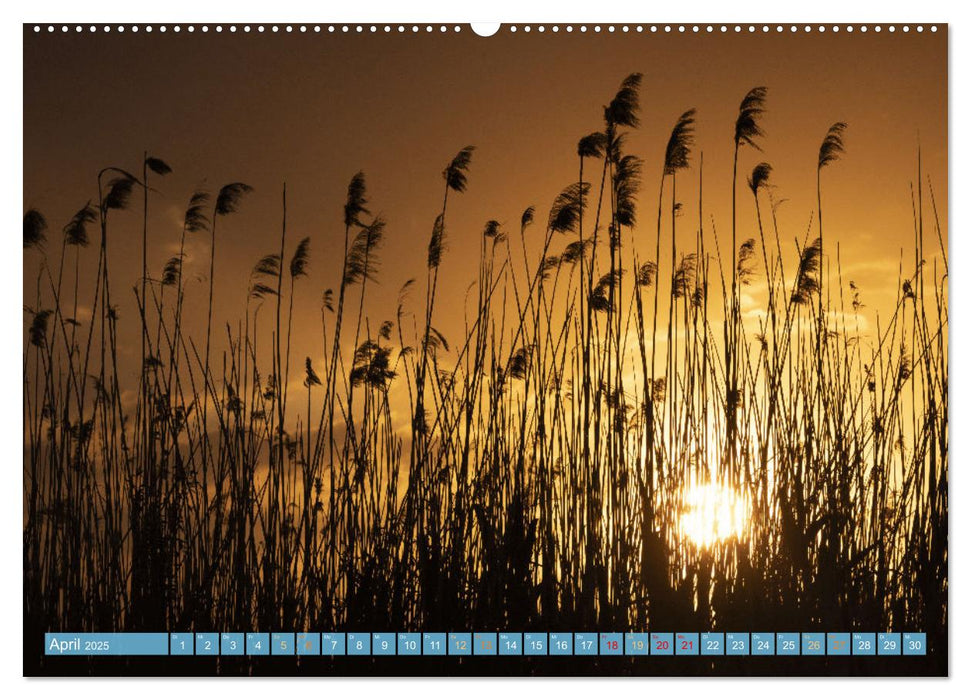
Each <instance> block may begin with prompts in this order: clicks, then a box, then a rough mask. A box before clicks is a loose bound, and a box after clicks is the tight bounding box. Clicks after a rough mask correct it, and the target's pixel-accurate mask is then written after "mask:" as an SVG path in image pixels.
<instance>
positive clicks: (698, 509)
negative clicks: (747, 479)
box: [678, 483, 752, 547]
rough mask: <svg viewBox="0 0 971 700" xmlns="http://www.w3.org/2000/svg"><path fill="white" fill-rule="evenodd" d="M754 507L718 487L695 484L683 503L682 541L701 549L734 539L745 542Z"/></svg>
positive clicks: (746, 500)
mask: <svg viewBox="0 0 971 700" xmlns="http://www.w3.org/2000/svg"><path fill="white" fill-rule="evenodd" d="M751 515H752V506H751V502H750V500H749V498H748V497H747V496H746V495H744V494H742V493H740V492H738V491H736V490H734V489H732V488H730V487H727V486H723V485H721V484H717V483H705V484H693V485H691V486H689V487H688V488H687V490H686V491H685V494H684V500H683V502H682V508H681V516H680V518H679V519H678V529H679V530H680V533H681V537H682V538H684V539H687V540H689V541H691V542H692V543H693V544H694V545H695V546H698V547H710V546H711V545H713V544H715V543H717V542H720V541H723V540H727V539H731V538H738V539H744V538H745V537H746V533H747V532H748V525H749V520H750V519H751Z"/></svg>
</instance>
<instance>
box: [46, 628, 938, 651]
mask: <svg viewBox="0 0 971 700" xmlns="http://www.w3.org/2000/svg"><path fill="white" fill-rule="evenodd" d="M44 644H45V654H47V655H48V656H851V655H852V656H923V655H926V653H927V635H926V634H924V633H923V632H904V633H898V632H880V633H874V632H853V633H850V632H801V633H800V632H700V633H699V632H650V633H648V632H627V633H621V632H601V633H596V632H549V633H547V632H523V633H520V632H450V633H444V632H442V633H436V632H370V633H369V632H347V633H344V632H299V633H294V632H272V633H268V632H247V633H242V632H223V633H218V632H195V633H193V632H173V633H165V632H160V633H112V634H54V633H48V634H47V635H45V639H44Z"/></svg>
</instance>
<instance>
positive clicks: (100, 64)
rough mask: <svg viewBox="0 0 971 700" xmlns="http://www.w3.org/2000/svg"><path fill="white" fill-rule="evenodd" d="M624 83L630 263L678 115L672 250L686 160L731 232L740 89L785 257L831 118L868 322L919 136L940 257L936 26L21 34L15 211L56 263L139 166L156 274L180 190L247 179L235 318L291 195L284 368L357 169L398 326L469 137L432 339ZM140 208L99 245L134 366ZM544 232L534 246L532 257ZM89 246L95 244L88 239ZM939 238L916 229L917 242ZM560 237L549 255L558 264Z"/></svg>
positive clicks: (943, 132) (843, 233) (837, 229)
mask: <svg viewBox="0 0 971 700" xmlns="http://www.w3.org/2000/svg"><path fill="white" fill-rule="evenodd" d="M635 71H638V72H642V73H643V74H644V82H643V86H642V91H641V108H642V110H641V121H642V124H641V127H640V128H639V129H638V130H636V131H635V132H633V133H632V134H631V136H630V138H629V140H628V143H627V151H628V152H631V153H635V154H637V155H639V156H641V157H642V158H643V159H644V161H645V163H644V184H643V189H642V193H641V196H640V208H639V215H640V216H639V218H640V222H641V223H640V225H639V227H638V228H637V229H636V230H635V237H636V238H637V239H638V241H640V240H643V247H642V248H641V246H640V243H639V244H638V247H639V248H640V249H642V250H643V251H645V252H644V254H643V255H642V258H647V257H649V256H648V255H647V252H646V251H653V237H654V216H655V213H654V212H655V207H656V202H657V188H658V184H659V182H660V174H661V165H662V158H663V152H664V147H665V144H666V141H667V137H668V134H669V133H670V130H671V127H672V126H673V124H674V122H675V120H676V119H677V117H678V115H680V114H681V113H682V112H684V111H685V110H687V109H689V108H696V109H697V110H698V113H697V125H696V146H695V151H694V157H693V160H692V165H693V167H692V168H691V169H690V170H688V171H687V172H686V173H685V174H683V175H680V176H679V179H678V191H679V199H680V200H681V201H683V202H684V203H685V208H686V216H685V218H684V220H683V223H681V224H679V225H680V227H681V234H683V235H684V236H685V242H686V244H687V243H688V242H689V241H693V236H694V232H695V231H694V229H695V225H696V222H697V220H698V211H697V178H698V169H697V165H698V162H699V157H700V154H701V153H702V152H703V153H704V193H705V202H704V219H705V221H706V225H708V226H709V227H710V225H711V222H712V220H713V221H714V223H715V225H716V226H717V227H718V231H719V235H720V236H721V237H722V241H725V240H726V239H725V237H726V236H728V235H729V234H730V213H731V209H730V202H731V200H730V193H731V167H732V134H733V125H734V119H735V116H736V113H737V109H738V104H739V102H740V100H741V98H742V96H743V95H744V94H745V93H746V92H747V91H748V90H749V89H750V88H752V87H754V86H756V85H765V86H767V87H768V89H769V96H768V112H767V114H766V116H765V118H764V121H763V126H764V129H765V131H766V138H765V139H763V141H762V142H761V143H762V147H763V152H762V153H757V152H754V151H752V150H751V149H745V150H743V153H742V155H741V157H740V166H739V167H740V172H741V173H744V174H746V175H747V173H748V172H749V171H750V170H751V168H752V166H753V165H755V164H756V163H757V162H759V161H761V160H766V161H768V162H770V163H771V164H772V165H773V167H774V172H773V178H772V181H773V183H774V184H775V186H776V189H775V191H774V196H776V197H777V198H779V199H786V200H787V201H786V202H785V203H784V204H783V205H782V206H781V207H780V208H779V226H780V233H781V236H782V240H783V245H784V246H785V245H788V246H789V250H790V251H794V250H795V239H796V238H798V239H799V240H800V241H802V240H803V239H804V237H805V233H806V227H807V224H808V222H809V219H810V215H811V213H812V212H813V210H814V208H815V177H816V167H815V165H816V157H817V152H818V148H819V143H820V141H821V140H822V138H823V136H824V135H825V133H826V130H827V128H828V127H829V126H830V124H832V123H833V122H835V121H844V122H847V123H848V125H849V129H848V132H847V136H846V142H847V153H846V155H845V156H844V158H843V159H842V160H841V161H840V162H839V163H836V164H834V165H833V166H831V167H829V168H827V169H826V170H825V171H824V197H825V203H824V206H825V213H826V226H827V240H828V242H835V241H839V244H840V257H841V259H842V263H843V268H844V276H845V277H846V278H847V279H853V280H855V281H856V282H857V283H858V284H859V285H860V287H861V289H862V292H863V297H864V301H865V302H866V303H867V304H868V306H870V307H871V308H879V306H880V303H881V302H880V300H881V299H891V298H892V297H893V296H894V295H895V290H896V287H897V279H896V270H897V265H898V261H899V257H900V251H901V248H907V249H910V247H911V246H912V243H913V216H912V209H911V199H910V192H911V189H910V188H911V184H912V183H913V182H914V181H915V178H916V165H917V148H918V143H919V144H920V147H921V150H922V154H923V168H924V175H925V178H930V179H931V181H932V184H933V186H934V190H935V195H936V200H937V207H938V211H939V212H940V214H941V225H942V227H943V234H942V235H943V237H944V240H945V242H946V241H947V220H946V212H947V30H946V27H945V26H943V25H941V26H939V29H938V31H937V32H936V33H933V34H932V33H930V32H928V31H925V32H924V33H922V34H917V33H915V32H911V33H909V34H903V33H900V32H899V31H898V32H897V33H895V34H889V33H887V32H883V33H881V34H875V33H873V32H872V31H871V32H869V33H867V34H861V33H859V32H855V33H853V34H847V33H846V32H845V30H844V31H842V32H840V33H839V34H833V33H832V32H827V33H825V34H819V33H818V32H812V33H809V34H805V33H803V32H802V31H801V30H800V31H799V32H797V33H795V34H791V33H789V32H788V31H786V32H784V33H782V34H777V33H776V32H775V31H774V29H773V31H772V32H770V33H769V34H761V33H757V34H755V35H750V34H748V33H744V32H743V33H741V34H735V33H734V32H731V31H729V32H728V33H727V34H721V33H717V32H716V33H715V34H712V35H708V34H704V33H703V34H701V35H691V34H677V33H672V34H668V35H666V34H663V33H659V34H636V33H631V34H626V35H625V34H621V33H614V34H606V33H601V34H599V35H595V34H593V33H591V32H588V33H586V34H583V35H580V34H579V33H574V34H571V35H568V34H565V33H564V32H562V31H561V32H560V33H558V34H555V35H554V34H552V33H550V32H547V33H545V34H538V33H536V32H532V33H530V34H528V35H527V34H525V33H523V32H522V31H520V32H518V33H516V34H511V33H510V32H509V31H508V30H507V29H506V28H504V29H503V30H501V31H500V32H499V34H497V35H496V36H493V37H490V38H481V37H477V36H475V35H474V34H472V33H471V31H470V30H469V29H468V27H464V28H463V31H462V32H461V33H460V34H455V33H453V32H451V31H450V32H448V33H446V34H440V33H438V32H437V31H436V32H434V33H432V34H426V33H425V32H421V33H419V34H417V35H414V34H411V33H410V32H408V33H406V34H404V35H398V34H397V33H392V34H391V35H384V34H382V33H378V34H377V35H370V34H367V33H365V34H361V35H357V34H349V35H341V34H340V33H338V34H333V35H331V34H327V33H326V32H324V33H321V34H314V33H308V34H305V35H301V34H297V33H295V34H276V35H274V34H269V33H265V34H256V33H250V34H243V33H241V32H237V33H235V34H229V33H228V32H224V33H222V34H219V35H217V34H214V33H212V32H210V33H208V34H206V35H202V34H201V33H196V34H194V35H189V34H187V33H185V32H183V33H181V34H179V35H175V34H172V33H167V34H165V35H162V34H159V33H153V34H150V35H149V34H145V33H139V34H138V35H132V34H131V33H130V32H129V33H125V34H124V35H119V34H117V33H115V32H113V33H111V34H108V35H105V34H103V33H97V34H93V35H92V34H89V33H87V32H83V33H81V34H79V35H75V34H74V33H73V32H72V33H68V34H66V35H62V34H60V33H56V34H54V35H48V34H46V33H41V34H39V35H35V34H34V33H33V31H31V30H28V29H26V28H25V34H24V207H25V209H26V208H27V207H36V208H38V209H40V210H41V211H42V212H43V213H44V214H45V215H46V216H47V219H48V221H49V223H50V225H51V232H49V237H50V240H49V242H48V245H47V250H48V253H49V255H51V256H54V257H55V259H56V256H57V255H58V254H59V250H60V246H59V235H57V234H55V233H54V232H55V231H59V230H60V228H61V227H62V226H63V225H64V223H66V222H67V220H68V219H69V218H70V216H71V215H72V214H73V213H74V211H76V210H77V209H79V208H80V207H81V206H82V205H83V204H84V203H85V202H86V201H87V200H89V199H93V200H96V199H97V190H96V181H95V176H96V173H97V171H98V170H99V169H100V168H102V167H105V166H108V165H116V166H120V167H124V168H126V169H130V170H132V171H138V172H140V159H141V155H142V152H143V151H145V150H147V151H148V152H149V153H150V155H153V156H156V157H159V158H162V159H164V160H165V161H166V162H168V163H169V164H170V165H171V166H172V168H173V171H174V172H173V173H172V174H171V175H169V176H167V177H165V178H164V179H159V178H157V177H156V178H154V180H153V182H152V184H153V186H154V187H155V188H156V189H157V190H158V191H157V192H155V193H153V194H152V197H151V203H150V220H149V226H150V228H149V236H150V239H151V240H150V249H149V261H150V262H149V266H150V272H151V273H153V274H154V275H156V276H157V275H159V274H160V272H161V268H162V265H163V263H164V261H165V260H166V259H167V258H169V257H170V256H172V255H173V254H174V253H175V252H176V251H177V245H178V238H179V233H180V227H181V217H182V214H183V212H184V210H185V207H186V203H187V201H188V198H189V196H190V195H191V193H192V192H193V191H194V190H195V189H197V188H198V187H200V186H206V187H208V188H210V189H211V190H213V191H214V190H217V189H218V188H219V187H220V186H221V185H223V184H225V183H227V182H233V181H243V182H246V183H248V184H250V185H252V186H253V187H254V188H255V191H254V192H253V193H252V194H251V195H249V196H248V197H247V198H246V200H245V201H244V203H243V205H242V206H241V209H240V213H238V214H236V215H233V216H231V217H227V218H226V219H224V220H223V221H221V222H220V228H219V240H220V242H219V244H218V245H219V250H218V253H217V255H218V258H217V275H216V303H217V308H216V312H215V316H216V319H217V321H219V322H220V323H221V322H223V321H225V320H229V321H232V322H233V323H234V325H235V321H236V319H238V318H241V317H242V303H243V300H244V299H245V296H246V291H247V287H246V284H247V277H248V274H249V271H250V269H251V268H252V266H253V264H254V263H255V262H256V261H257V260H258V259H259V258H260V257H261V256H263V255H264V254H267V253H270V252H274V250H275V249H276V248H277V247H278V232H279V223H280V219H281V207H280V200H281V196H280V194H281V188H282V184H283V182H284V181H286V183H287V189H288V196H289V222H288V227H289V232H290V233H289V235H290V236H291V238H290V240H291V241H292V243H293V244H295V243H296V241H297V240H299V238H301V237H303V236H311V238H312V247H311V263H310V274H309V277H308V278H307V279H305V280H302V281H300V282H299V283H298V285H299V286H298V289H297V297H296V303H295V309H296V313H298V314H306V316H304V318H306V319H307V322H306V323H301V325H300V326H299V327H298V332H297V338H296V340H295V343H294V351H293V355H294V357H295V358H297V361H298V362H299V358H302V357H303V356H304V355H307V354H313V353H314V348H315V347H319V329H318V324H317V323H316V319H319V309H320V295H321V292H322V290H323V289H325V288H328V287H336V286H337V285H338V282H339V274H340V272H339V270H340V254H341V249H342V246H343V225H342V205H343V201H344V196H345V192H346V187H347V182H348V180H349V179H350V177H351V176H352V175H353V174H354V173H355V172H357V171H358V170H363V171H364V173H365V175H366V178H367V184H368V192H369V198H370V203H371V206H370V208H371V210H372V212H373V213H375V214H377V213H380V214H381V215H383V216H384V217H385V218H386V219H387V221H388V227H387V233H386V243H385V246H384V248H383V250H382V252H381V257H382V261H383V265H382V268H381V272H380V276H379V286H375V287H372V289H371V292H370V293H371V294H373V296H372V299H371V303H370V304H369V309H370V313H371V317H372V319H373V320H374V325H375V326H376V325H377V324H378V323H380V321H381V320H384V319H385V318H392V317H393V316H394V311H395V305H396V297H397V292H398V289H399V288H400V287H401V285H402V284H403V283H404V282H405V281H406V280H407V279H409V278H411V277H416V278H418V279H419V280H423V279H424V269H425V256H426V249H427V243H428V238H429V236H430V233H431V228H432V223H433V221H434V219H435V216H436V215H437V213H438V212H439V210H440V209H441V198H442V194H443V183H442V178H441V171H442V168H443V167H444V165H445V164H446V163H447V162H448V161H449V160H450V159H451V157H452V156H453V155H454V154H455V152H457V151H458V150H459V149H460V148H462V147H463V146H465V145H468V144H472V145H475V146H476V151H475V155H474V158H473V161H472V166H471V169H470V173H469V187H468V191H467V192H466V193H465V194H462V195H457V196H454V197H453V198H450V202H449V218H448V245H449V247H448V249H447V251H446V253H445V258H444V263H443V266H442V270H441V280H440V283H439V291H440V299H445V300H447V301H446V303H440V305H439V307H438V308H439V310H440V313H441V314H442V315H443V316H445V317H446V318H445V319H443V321H441V322H440V325H441V326H443V327H444V328H446V329H447V328H448V327H449V325H450V324H451V325H452V326H453V327H454V328H458V326H457V325H455V324H457V322H458V321H459V320H460V318H461V317H460V313H459V312H460V309H461V300H462V299H463V297H464V294H465V290H466V288H467V286H468V284H469V281H470V280H472V279H473V278H474V277H475V274H476V270H477V263H476V256H477V254H478V246H479V240H480V239H479V236H480V234H481V231H482V229H483V226H484V224H485V222H486V221H487V220H489V219H497V220H499V221H500V222H503V223H504V224H506V225H507V229H508V230H509V232H510V233H514V232H518V222H519V217H520V215H521V213H522V211H523V209H525V208H526V207H527V206H529V205H535V206H536V210H537V217H536V218H537V221H538V222H543V221H545V219H546V213H547V212H548V210H549V205H550V203H551V202H552V200H553V198H554V197H555V195H556V194H557V193H558V192H559V191H560V190H561V189H562V188H563V187H564V186H565V185H567V184H569V183H570V182H572V181H575V180H576V177H577V159H576V155H575V152H576V151H575V149H576V142H577V140H578V139H579V138H580V137H581V136H583V135H585V134H587V133H590V132H591V131H594V130H597V129H599V128H601V126H602V124H601V119H602V105H604V104H606V103H607V102H608V101H609V100H610V98H611V97H612V96H613V93H614V92H615V91H616V89H617V86H618V84H619V82H620V81H621V80H622V79H623V78H624V76H626V75H627V74H629V73H631V72H635ZM739 180H740V185H741V183H742V177H740V178H739ZM137 201H138V202H139V203H136V204H135V205H134V206H133V207H132V209H131V211H129V212H123V213H117V214H114V215H113V217H114V220H113V224H112V237H111V244H110V245H111V250H110V255H111V270H112V277H113V279H112V285H113V289H114V290H118V291H115V292H114V294H113V296H114V299H117V300H118V302H119V311H120V314H121V316H122V318H126V317H127V318H128V319H131V320H132V329H131V330H132V336H131V343H132V351H131V353H130V356H131V357H137V354H138V350H137V348H134V345H135V343H136V341H137V337H138V329H137V324H136V323H135V322H134V318H135V316H136V310H135V304H134V297H133V295H132V294H131V292H130V290H131V288H132V287H133V286H134V285H135V284H136V283H137V281H138V276H139V274H140V264H141V263H140V261H141V210H140V198H139V199H138V200H137ZM540 228H541V227H539V226H537V227H536V228H534V229H533V230H532V240H533V241H534V242H537V241H538V240H539V239H541V237H542V231H540ZM739 231H740V239H744V238H747V237H749V236H751V235H754V234H755V232H756V229H755V220H754V208H753V205H752V200H751V196H750V194H749V193H748V190H747V188H745V187H744V186H743V185H742V186H740V188H739ZM709 233H710V231H709ZM91 235H92V238H93V239H96V231H94V230H92V231H91ZM934 241H935V239H934V236H933V234H932V233H931V230H930V229H928V238H927V242H926V245H927V246H928V247H931V248H932V247H933V244H934ZM566 242H568V241H567V240H566V239H563V240H562V241H556V242H554V251H553V252H558V250H559V249H560V248H562V246H563V245H565V244H566ZM537 245H538V243H537ZM662 245H663V243H662ZM723 246H724V243H723ZM664 249H665V248H663V247H662V250H664ZM291 250H292V248H291ZM830 251H832V249H829V251H828V252H830ZM833 254H835V253H833ZM908 261H909V262H910V264H911V265H912V260H911V259H910V258H908ZM85 263H87V264H88V265H89V266H90V267H92V268H93V267H94V266H95V265H96V263H97V252H96V248H95V247H92V248H90V249H88V250H87V251H85V252H84V253H83V254H82V269H83V267H84V265H85ZM24 264H25V276H24V285H25V287H24V291H25V303H31V299H32V297H33V294H34V289H35V285H36V272H37V269H38V268H37V256H36V254H34V253H33V252H31V253H30V254H29V255H26V256H25V262H24ZM207 268H208V239H207V235H206V234H202V235H200V236H198V237H197V239H196V240H195V241H194V242H193V244H192V245H191V247H190V249H189V259H188V260H187V263H186V277H187V279H189V280H190V281H189V282H188V287H187V297H188V299H189V300H190V301H189V305H190V307H191V310H190V313H189V318H188V319H187V323H189V324H190V327H191V328H192V329H193V331H194V332H195V333H198V332H199V329H202V332H203V333H204V321H205V318H204V310H205V309H204V307H205V295H206V291H207V283H206V282H203V281H198V280H193V275H196V274H199V275H201V274H203V273H204V272H206V271H207ZM90 277H91V278H93V271H92V272H91V273H90ZM92 283H93V282H92ZM419 294H421V295H423V291H420V293H416V294H415V295H414V296H413V298H414V300H415V303H417V302H418V300H419V299H421V298H423V297H422V296H419ZM88 296H89V297H90V292H88ZM82 297H83V290H82ZM89 303H90V302H89ZM82 304H83V302H82ZM298 318H299V317H298ZM436 325H439V324H436ZM446 334H447V332H446ZM123 351H124V348H123ZM132 371H133V372H134V371H136V370H135V368H132Z"/></svg>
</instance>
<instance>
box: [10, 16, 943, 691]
mask: <svg viewBox="0 0 971 700" xmlns="http://www.w3.org/2000/svg"><path fill="white" fill-rule="evenodd" d="M947 54H948V27H947V25H946V24H943V23H942V24H931V23H924V24H920V23H911V24H888V23H879V24H852V25H846V24H839V25H837V24H828V23H823V24H811V25H806V24H795V25H793V24H650V23H640V24H638V23H629V24H623V23H614V24H608V23H603V24H595V23H588V24H576V23H575V24H568V23H556V22H549V23H535V24H502V25H500V26H498V27H495V26H493V27H489V28H485V29H483V28H481V27H479V26H476V27H473V26H470V25H468V24H444V25H443V24H384V23H377V24H326V23H323V24H313V23H307V24H300V23H292V24H269V23H268V24H256V23H254V24H233V23H225V24H190V23H186V24H178V23H168V24H137V25H133V24H103V23H101V24H90V23H83V24H63V23H55V24H36V23H28V24H25V25H24V26H23V67H24V70H23V156H24V158H23V212H24V213H23V223H24V239H23V268H22V269H23V336H22V376H23V415H22V419H23V428H22V432H23V492H22V505H23V604H24V616H23V622H24V633H23V658H24V662H23V673H24V675H27V676H91V675H94V676H129V677H130V676H479V677H481V676H736V675H746V676H753V675H754V676H804V677H805V676H810V677H812V676H942V675H947V674H948V474H949V458H948V454H949V440H950V433H949V427H948V425H949V423H948V418H949V405H948V386H949V383H948V365H949V357H948V356H949V350H948V346H949V324H948V299H949V296H948V285H949V269H948V250H949V230H948V209H949V202H948V194H949V192H948V83H947Z"/></svg>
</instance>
